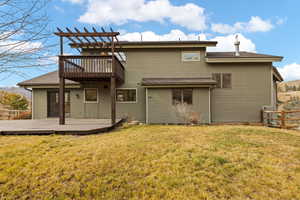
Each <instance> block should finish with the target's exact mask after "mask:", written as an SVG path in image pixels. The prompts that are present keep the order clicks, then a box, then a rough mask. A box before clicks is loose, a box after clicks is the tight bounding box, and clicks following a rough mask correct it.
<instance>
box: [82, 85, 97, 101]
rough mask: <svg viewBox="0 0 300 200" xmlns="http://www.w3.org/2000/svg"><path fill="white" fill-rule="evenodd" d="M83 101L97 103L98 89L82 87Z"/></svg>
mask: <svg viewBox="0 0 300 200" xmlns="http://www.w3.org/2000/svg"><path fill="white" fill-rule="evenodd" d="M84 102H85V103H98V89H97V88H85V89H84Z"/></svg>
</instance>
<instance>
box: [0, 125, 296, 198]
mask: <svg viewBox="0 0 300 200" xmlns="http://www.w3.org/2000/svg"><path fill="white" fill-rule="evenodd" d="M299 147H300V133H299V132H295V131H283V130H277V129H269V128H263V127H247V126H215V127H214V126H207V127H205V126H204V127H185V126H132V127H125V128H123V129H120V130H118V131H115V132H113V133H110V134H104V135H92V136H80V137H78V136H1V137H0V199H262V200H265V199H300V148H299Z"/></svg>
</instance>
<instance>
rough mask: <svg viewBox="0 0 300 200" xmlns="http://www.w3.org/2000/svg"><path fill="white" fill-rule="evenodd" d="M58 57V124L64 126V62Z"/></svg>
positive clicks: (61, 40) (61, 41)
mask: <svg viewBox="0 0 300 200" xmlns="http://www.w3.org/2000/svg"><path fill="white" fill-rule="evenodd" d="M60 55H61V56H62V55H63V37H60ZM61 56H60V57H59V62H58V63H59V100H58V103H59V124H60V125H64V124H65V78H64V75H63V74H64V61H63V59H62V57H61Z"/></svg>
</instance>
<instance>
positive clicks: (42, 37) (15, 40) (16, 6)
mask: <svg viewBox="0 0 300 200" xmlns="http://www.w3.org/2000/svg"><path fill="white" fill-rule="evenodd" d="M48 3H49V0H0V74H3V73H7V76H9V75H10V74H18V75H22V74H23V70H22V69H24V68H31V67H41V66H45V65H49V64H51V63H52V64H53V63H55V61H54V60H53V59H52V58H51V57H50V56H49V55H50V49H49V48H50V47H51V46H52V45H51V44H50V42H49V37H50V36H51V32H50V31H48V30H47V29H48V22H49V20H48V17H47V13H46V8H47V4H48ZM7 76H6V77H7Z"/></svg>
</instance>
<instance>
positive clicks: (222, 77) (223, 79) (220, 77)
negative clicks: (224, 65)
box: [212, 73, 232, 88]
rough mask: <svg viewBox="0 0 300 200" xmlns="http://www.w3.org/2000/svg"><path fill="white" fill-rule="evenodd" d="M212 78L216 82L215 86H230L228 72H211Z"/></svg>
mask: <svg viewBox="0 0 300 200" xmlns="http://www.w3.org/2000/svg"><path fill="white" fill-rule="evenodd" d="M212 78H213V79H214V80H215V81H216V82H217V85H216V88H231V87H232V83H231V74H230V73H213V74H212Z"/></svg>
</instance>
